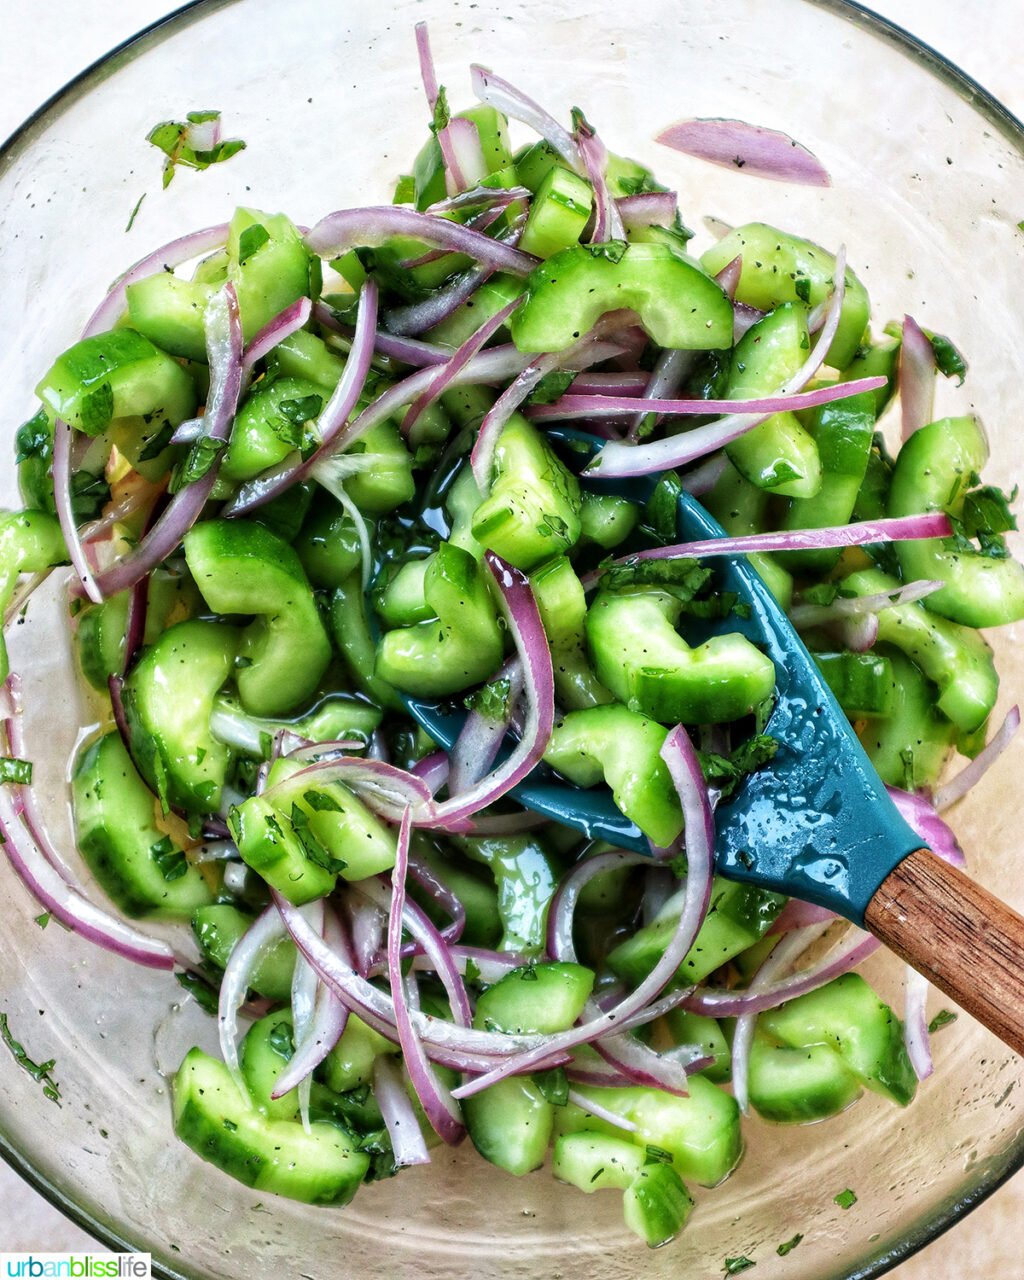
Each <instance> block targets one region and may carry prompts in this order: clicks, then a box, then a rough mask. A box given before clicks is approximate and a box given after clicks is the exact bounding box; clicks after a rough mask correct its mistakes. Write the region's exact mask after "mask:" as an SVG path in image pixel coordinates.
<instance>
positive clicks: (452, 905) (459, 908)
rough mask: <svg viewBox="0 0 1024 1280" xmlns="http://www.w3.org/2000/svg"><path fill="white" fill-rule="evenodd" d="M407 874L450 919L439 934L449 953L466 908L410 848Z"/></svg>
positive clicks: (462, 923)
mask: <svg viewBox="0 0 1024 1280" xmlns="http://www.w3.org/2000/svg"><path fill="white" fill-rule="evenodd" d="M409 875H410V876H412V878H413V879H414V880H415V881H416V883H417V884H418V885H419V886H420V888H421V889H423V890H425V891H426V893H428V894H429V895H430V898H431V900H432V901H433V902H435V903H436V904H437V905H438V906H439V907H440V908H441V910H442V911H443V912H444V913H445V914H446V915H447V916H449V918H450V919H451V922H452V923H451V925H450V926H449V927H448V928H447V929H445V930H444V931H443V932H442V934H441V935H440V936H441V937H442V939H443V940H444V942H445V944H446V948H447V950H448V953H449V955H451V946H450V945H448V944H450V943H453V942H457V941H458V940H459V938H461V937H462V931H463V929H464V928H465V927H466V908H465V907H464V906H463V905H462V899H461V898H460V897H459V895H458V894H457V893H456V892H455V891H454V890H453V889H451V888H449V886H448V885H446V884H445V883H444V881H443V880H439V879H438V877H437V876H436V875H435V874H434V872H433V871H432V870H431V868H430V867H429V866H428V864H427V863H426V862H424V861H423V859H422V858H419V857H417V855H416V853H415V852H413V851H411V850H410V853H409ZM459 972H460V973H461V972H462V971H461V970H459ZM467 1008H468V1006H467ZM469 1021H472V1019H470V1018H467V1022H469Z"/></svg>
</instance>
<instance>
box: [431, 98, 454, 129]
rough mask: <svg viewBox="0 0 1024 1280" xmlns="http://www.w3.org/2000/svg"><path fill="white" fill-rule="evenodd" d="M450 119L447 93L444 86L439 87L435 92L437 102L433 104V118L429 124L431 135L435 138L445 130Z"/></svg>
mask: <svg viewBox="0 0 1024 1280" xmlns="http://www.w3.org/2000/svg"><path fill="white" fill-rule="evenodd" d="M451 118H452V113H451V108H450V107H449V106H448V91H447V90H446V89H445V87H444V85H441V86H440V88H439V89H438V91H437V101H436V102H435V103H434V118H433V120H432V121H431V123H430V131H431V133H433V134H434V136H435V137H436V136H437V134H439V133H440V132H441V130H442V129H447V128H448V122H449V121H450V120H451Z"/></svg>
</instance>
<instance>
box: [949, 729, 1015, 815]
mask: <svg viewBox="0 0 1024 1280" xmlns="http://www.w3.org/2000/svg"><path fill="white" fill-rule="evenodd" d="M1019 728H1020V708H1019V707H1016V706H1013V707H1011V708H1010V710H1009V711H1008V712H1007V713H1006V718H1005V719H1004V720H1003V723H1002V724H1001V725H1000V726H999V728H998V729H997V730H996V732H995V734H993V736H992V738H991V740H990V741H989V742H988V743H987V744H986V745H985V746H984V747H983V748H982V750H981V751H979V752H978V754H977V755H976V756H975V757H974V759H973V760H972V761H971V763H970V764H968V765H965V766H964V768H963V769H961V770H960V772H959V773H958V774H957V775H956V777H955V778H953V779H951V780H950V781H949V782H947V783H945V784H944V785H943V786H941V787H939V789H938V790H937V791H936V792H935V808H936V809H938V810H939V811H940V812H941V811H942V810H944V809H948V808H949V807H950V806H951V805H954V804H956V802H957V801H958V800H962V799H963V797H964V796H965V795H966V794H967V793H968V791H970V790H971V788H972V787H976V786H977V785H978V783H979V782H980V781H981V779H982V778H983V777H984V776H985V774H986V773H987V772H988V770H989V769H991V768H992V766H993V765H994V764H995V762H996V761H997V760H998V759H999V757H1000V756H1001V755H1002V754H1003V752H1004V751H1005V750H1006V748H1007V747H1008V746H1009V745H1010V743H1011V741H1012V740H1013V737H1014V735H1015V734H1016V732H1017V730H1018V729H1019Z"/></svg>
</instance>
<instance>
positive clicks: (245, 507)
mask: <svg viewBox="0 0 1024 1280" xmlns="http://www.w3.org/2000/svg"><path fill="white" fill-rule="evenodd" d="M377 302H378V290H377V285H376V282H375V281H373V280H372V279H368V280H367V281H366V283H365V284H364V285H363V288H362V292H361V294H360V296H359V314H358V316H357V317H356V331H355V337H354V338H353V340H352V349H351V351H350V352H349V355H348V359H347V360H346V361H345V369H344V372H343V373H342V375H341V379H340V381H339V382H338V385H337V386H336V387H335V388H334V391H333V392H332V393H331V398H330V399H329V400H328V401H327V404H326V405H325V406H324V408H323V410H322V412H321V414H320V417H319V418H318V419H317V431H318V432H319V436H320V443H319V444H318V445H317V447H316V449H315V450H314V452H313V453H312V454H310V456H309V457H308V458H306V459H302V458H301V457H299V458H297V460H292V461H290V460H286V462H285V464H284V465H283V466H282V467H281V468H279V469H278V470H277V471H276V473H271V474H269V475H263V476H257V477H256V479H255V480H250V481H249V482H248V483H247V484H243V485H242V487H241V488H240V489H239V491H238V493H236V494H235V496H234V497H233V498H232V499H231V501H230V502H229V503H228V504H227V505H226V506H225V508H224V510H223V513H222V514H224V515H226V516H237V515H242V514H243V513H245V512H248V511H252V510H253V509H254V508H255V507H260V506H262V505H263V504H264V503H265V502H269V501H270V500H271V498H275V497H277V495H278V494H280V493H284V491H285V490H286V489H289V488H291V486H292V485H294V484H297V483H298V482H299V481H300V480H304V479H305V478H306V476H308V475H315V474H316V472H315V468H316V467H317V466H318V464H319V463H320V462H321V461H322V460H323V459H325V458H328V457H330V455H331V452H332V448H333V445H334V442H335V441H336V440H337V439H338V438H339V437H340V436H341V435H342V434H343V433H344V431H345V428H346V425H347V423H348V420H349V417H350V416H351V414H352V411H353V410H354V409H355V407H356V404H357V403H358V401H359V397H360V396H361V395H362V392H363V387H364V386H365V385H366V377H367V374H368V373H369V372H370V361H371V360H372V359H373V335H374V333H375V332H376V329H377ZM357 527H358V526H357Z"/></svg>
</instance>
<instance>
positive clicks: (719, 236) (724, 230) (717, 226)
mask: <svg viewBox="0 0 1024 1280" xmlns="http://www.w3.org/2000/svg"><path fill="white" fill-rule="evenodd" d="M702 221H703V223H704V227H705V229H706V230H707V232H708V234H709V235H712V236H714V237H715V239H716V240H724V239H725V237H726V236H727V235H728V234H729V232H730V231H732V230H733V224H732V223H731V222H726V221H725V220H724V219H723V218H716V217H715V215H714V214H713V213H707V214H705V215H704V217H703V219H702Z"/></svg>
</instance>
